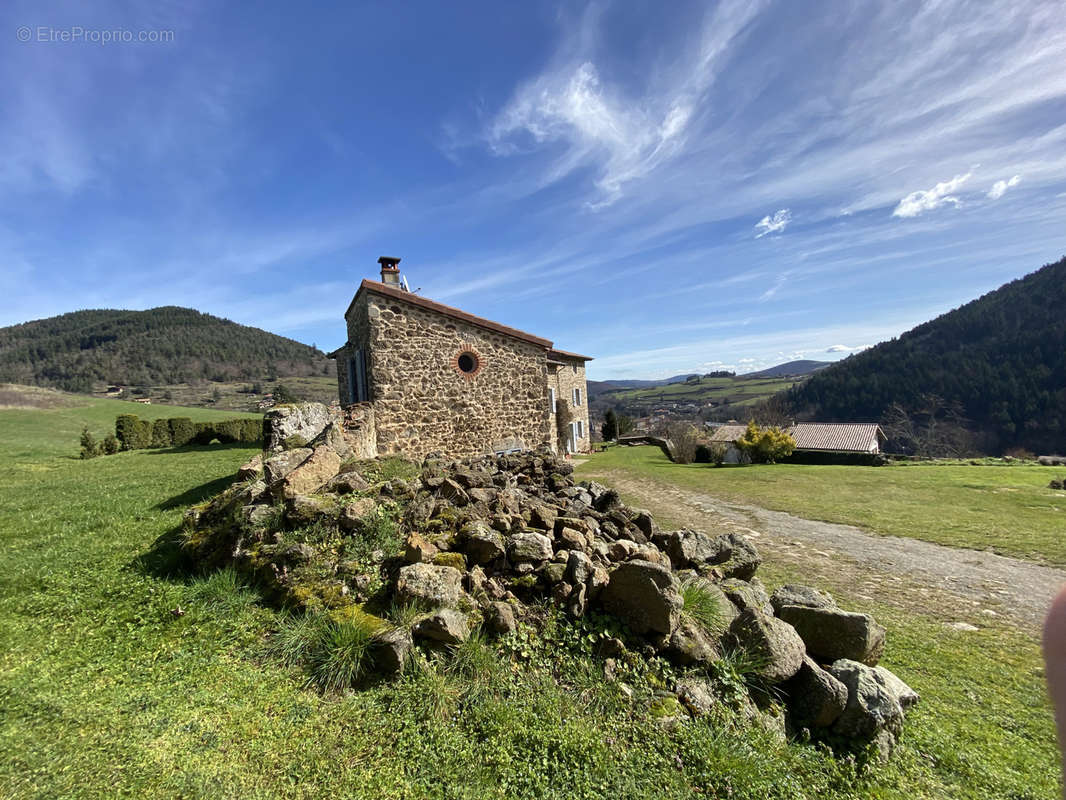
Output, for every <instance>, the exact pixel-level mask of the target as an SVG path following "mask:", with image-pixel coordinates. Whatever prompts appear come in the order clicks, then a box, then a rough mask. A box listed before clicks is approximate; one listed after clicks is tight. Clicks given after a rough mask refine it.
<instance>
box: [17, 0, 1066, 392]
mask: <svg viewBox="0 0 1066 800" xmlns="http://www.w3.org/2000/svg"><path fill="white" fill-rule="evenodd" d="M91 5H92V8H89V6H90V4H84V3H73V2H72V3H68V4H62V3H48V2H40V1H39V0H35V1H34V2H19V1H18V0H16V2H8V3H5V4H4V5H3V9H2V10H0V36H2V37H6V41H4V43H3V46H2V47H0V109H2V113H0V325H6V324H13V323H16V322H21V321H25V320H28V319H36V318H41V317H47V316H51V315H54V314H59V313H63V312H66V311H71V310H74V309H78V308H150V307H153V306H158V305H185V306H191V307H194V308H198V309H200V310H203V311H206V312H209V313H213V314H218V315H220V316H225V317H229V318H232V319H235V320H237V321H239V322H242V323H245V324H249V325H255V326H259V327H262V328H265V329H267V330H270V331H274V332H277V333H281V334H284V335H287V336H291V337H293V338H296V339H299V340H301V341H305V342H308V343H315V344H317V345H318V346H319V347H322V348H324V349H331V348H333V347H335V346H337V345H339V344H341V343H342V342H343V339H344V329H343V322H342V319H341V317H342V314H343V312H344V309H345V307H346V306H347V303H348V300H349V299H350V297H351V295H352V293H353V292H354V290H355V288H356V286H357V284H358V282H359V280H360V279H361V278H363V277H375V276H376V274H377V272H376V271H377V264H376V259H377V257H378V256H379V255H395V256H400V257H402V258H403V262H402V264H401V268H402V269H403V271H404V273H405V274H406V275H407V277H408V279H409V281H410V283H411V286H412V288H415V287H421V289H422V293H423V294H424V295H426V296H428V297H431V298H434V299H437V300H440V301H442V302H446V303H450V304H452V305H458V306H460V307H462V308H464V309H465V310H468V311H471V312H473V313H477V314H482V315H485V316H488V317H490V318H492V319H496V320H499V321H501V322H504V323H507V324H509V325H513V326H516V327H519V328H523V329H526V330H529V331H531V332H533V333H537V334H540V335H543V336H546V337H548V338H551V339H554V340H555V342H556V344H557V346H559V347H562V348H565V349H568V350H576V351H579V352H583V353H587V354H589V355H593V356H596V358H597V360H596V361H594V362H592V364H591V365H590V377H592V378H597V379H602V378H605V377H616V378H623V377H626V378H633V377H664V376H667V375H672V374H676V373H681V372H691V371H709V370H713V369H721V368H732V369H736V370H738V371H741V372H743V371H750V370H753V369H757V368H761V367H765V366H769V365H772V364H775V363H779V362H781V361H785V360H789V359H792V358H815V359H833V358H840V357H843V356H845V355H847V354H848V353H849V352H851V351H852V350H853V349H855V348H860V347H862V346H864V345H869V344H873V343H876V342H878V341H881V340H884V339H886V338H890V337H892V336H894V335H898V334H899V333H901V332H903V331H904V330H907V329H908V328H910V327H913V326H914V325H915V324H917V323H920V322H922V321H924V320H926V319H929V318H930V317H932V316H935V315H936V314H939V313H942V312H944V311H946V310H948V309H950V308H953V307H955V306H957V305H959V304H961V303H963V302H965V301H967V300H969V299H972V298H974V297H977V296H979V295H980V294H982V293H984V292H986V291H988V290H991V289H993V288H995V287H996V286H998V285H1000V284H1001V283H1003V282H1005V281H1007V280H1010V279H1012V278H1016V277H1019V276H1021V275H1023V274H1025V273H1027V272H1030V271H1032V270H1034V269H1036V268H1038V267H1039V266H1041V265H1042V264H1044V263H1047V262H1049V261H1053V260H1057V259H1058V258H1059V257H1061V256H1062V255H1063V254H1066V33H1064V32H1066V4H1063V3H1061V2H1059V1H1058V0H1055V1H1054V2H1026V1H1025V0H1012V1H1011V2H991V1H990V0H979V1H978V2H957V1H956V0H942V1H941V2H935V3H915V2H893V3H872V2H850V3H849V2H845V1H844V0H841V2H833V3H815V2H795V1H794V0H780V1H779V2H758V1H757V0H743V1H742V2H721V3H718V4H713V3H685V2H672V3H670V4H666V5H664V4H662V3H658V2H656V3H652V2H636V1H630V2H618V3H591V4H579V3H573V4H570V3H568V4H565V5H559V4H555V3H539V2H532V1H529V2H525V1H524V2H520V3H519V2H499V0H494V2H486V3H429V2H425V3H413V2H412V3H389V4H386V3H337V4H336V5H334V6H330V5H329V4H326V3H315V4H293V3H256V4H228V6H227V7H226V8H222V7H221V6H223V5H226V4H217V3H206V2H205V3H195V2H190V3H186V2H181V1H180V0H175V1H174V2H145V3H140V4H134V3H130V4H119V3H108V2H100V3H93V4H91ZM159 32H163V33H162V34H160V33H159ZM108 36H110V37H111V38H112V39H116V40H117V41H105V39H106V38H107V37H108ZM27 38H28V39H29V40H28V41H22V39H27ZM64 38H66V39H68V41H64ZM124 38H125V39H130V41H122V39H124ZM142 38H145V39H148V41H140V39H142ZM160 38H163V39H168V41H154V40H153V39H160Z"/></svg>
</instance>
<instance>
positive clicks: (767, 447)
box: [737, 420, 796, 464]
mask: <svg viewBox="0 0 1066 800" xmlns="http://www.w3.org/2000/svg"><path fill="white" fill-rule="evenodd" d="M737 447H739V448H740V449H741V450H742V451H743V452H744V453H746V454H747V455H748V457H749V458H751V460H752V462H754V463H756V464H773V463H774V462H775V461H778V460H779V459H782V458H785V457H787V456H790V455H792V451H793V450H795V449H796V440H795V439H793V438H792V437H791V436H790V435H789V434H788V433H786V432H785V431H783V430H781V429H780V428H777V427H772V428H771V427H767V428H760V427H759V426H758V425H756V424H755V420H751V421H750V422H749V423H748V429H747V430H746V431H744V435H743V436H741V437H740V438H739V439H737Z"/></svg>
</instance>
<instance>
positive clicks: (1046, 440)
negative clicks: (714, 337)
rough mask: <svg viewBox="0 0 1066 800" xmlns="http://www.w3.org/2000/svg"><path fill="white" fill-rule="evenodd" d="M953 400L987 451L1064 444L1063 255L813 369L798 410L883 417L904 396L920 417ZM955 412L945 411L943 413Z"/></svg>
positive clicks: (1065, 448)
mask: <svg viewBox="0 0 1066 800" xmlns="http://www.w3.org/2000/svg"><path fill="white" fill-rule="evenodd" d="M934 396H935V397H936V398H939V399H940V401H942V402H939V403H938V402H937V401H935V400H934V401H933V403H932V405H933V406H939V407H940V408H941V409H950V408H951V406H955V408H956V409H957V412H958V413H959V414H961V416H962V418H963V424H964V425H965V427H967V428H968V429H970V430H971V431H974V432H977V433H978V434H979V435H980V438H979V440H978V441H979V446H980V447H981V449H984V450H986V451H995V450H997V449H998V450H1004V449H1007V448H1010V447H1013V446H1021V447H1026V448H1028V449H1030V450H1033V451H1036V452H1045V453H1046V452H1049V451H1058V452H1066V258H1064V259H1062V260H1060V261H1058V262H1056V263H1054V264H1049V265H1047V266H1045V267H1043V268H1042V269H1040V270H1037V271H1036V272H1033V273H1031V274H1029V275H1026V276H1025V277H1024V278H1020V279H1018V280H1016V281H1012V282H1010V283H1008V284H1006V285H1004V286H1001V287H1000V288H999V289H996V290H995V291H993V292H989V293H988V294H986V295H984V296H983V297H981V298H979V299H977V300H974V301H973V302H970V303H967V304H966V305H964V306H962V307H960V308H957V309H955V310H954V311H950V312H948V313H947V314H943V315H942V316H939V317H937V318H936V319H934V320H932V321H930V322H926V323H925V324H923V325H919V326H918V327H917V328H914V329H913V330H911V331H908V332H907V333H905V334H903V335H902V336H900V337H899V338H898V339H893V340H891V341H888V342H884V343H882V344H879V345H877V346H876V347H874V348H871V349H870V350H866V351H865V352H862V353H859V354H858V355H854V356H851V357H849V358H847V359H845V360H844V361H840V362H838V363H836V364H834V365H833V366H831V367H826V368H825V369H823V370H820V371H819V372H817V373H815V374H814V375H812V376H811V377H810V379H809V380H807V381H806V382H805V383H802V384H800V385H798V386H796V387H794V388H793V389H791V390H789V392H788V394H787V396H786V397H787V403H788V405H789V406H790V407H791V410H792V412H793V413H795V414H797V415H803V416H811V417H816V418H818V419H821V420H826V421H852V420H854V421H859V420H881V419H884V418H885V415H886V412H887V411H889V409H890V407H891V406H892V405H893V404H899V405H901V406H902V407H903V408H904V409H906V410H907V411H908V412H911V413H912V414H913V415H915V416H916V417H917V418H918V421H919V422H921V421H922V420H921V417H922V415H923V414H925V416H926V417H927V416H928V414H927V413H926V412H928V411H930V399H931V397H934ZM945 413H948V414H950V412H945V411H941V415H945Z"/></svg>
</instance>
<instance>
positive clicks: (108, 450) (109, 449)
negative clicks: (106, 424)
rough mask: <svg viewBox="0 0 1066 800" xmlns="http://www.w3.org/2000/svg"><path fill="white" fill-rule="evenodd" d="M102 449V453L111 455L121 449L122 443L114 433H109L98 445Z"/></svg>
mask: <svg viewBox="0 0 1066 800" xmlns="http://www.w3.org/2000/svg"><path fill="white" fill-rule="evenodd" d="M100 446H101V447H103V449H104V455H108V456H113V455H114V454H115V453H117V452H118V451H119V450H121V449H122V445H121V444H120V443H119V440H118V439H116V438H115V434H113V433H109V434H108V435H107V436H105V437H104V441H103V442H102V443H101V445H100Z"/></svg>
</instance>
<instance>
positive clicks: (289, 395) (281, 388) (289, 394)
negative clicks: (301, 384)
mask: <svg viewBox="0 0 1066 800" xmlns="http://www.w3.org/2000/svg"><path fill="white" fill-rule="evenodd" d="M301 399H302V398H301V397H300V396H299V395H297V394H296V393H295V392H293V391H292V390H291V389H289V387H287V386H286V385H285V384H284V383H279V384H278V385H277V386H275V387H274V403H275V404H277V405H281V404H283V403H299V402H300V400H301Z"/></svg>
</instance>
